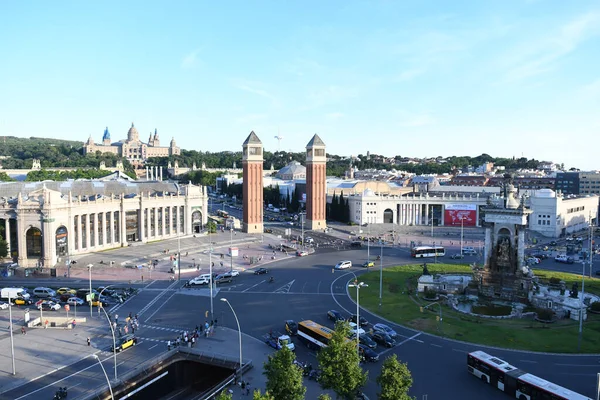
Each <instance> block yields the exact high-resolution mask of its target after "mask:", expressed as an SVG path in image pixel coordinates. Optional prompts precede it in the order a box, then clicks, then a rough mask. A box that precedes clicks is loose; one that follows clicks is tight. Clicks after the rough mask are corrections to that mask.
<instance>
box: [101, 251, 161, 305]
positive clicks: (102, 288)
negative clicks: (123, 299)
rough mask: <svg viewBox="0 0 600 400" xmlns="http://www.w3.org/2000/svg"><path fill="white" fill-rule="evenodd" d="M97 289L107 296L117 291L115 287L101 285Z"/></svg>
mask: <svg viewBox="0 0 600 400" xmlns="http://www.w3.org/2000/svg"><path fill="white" fill-rule="evenodd" d="M157 261H158V260H157ZM97 291H98V293H101V294H104V295H106V296H112V295H113V294H115V293H116V292H115V291H114V290H113V289H108V286H100V287H99V288H98V289H97Z"/></svg>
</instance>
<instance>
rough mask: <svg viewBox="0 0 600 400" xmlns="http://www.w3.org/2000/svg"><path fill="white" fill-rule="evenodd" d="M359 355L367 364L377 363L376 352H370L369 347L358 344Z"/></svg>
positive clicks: (377, 356)
mask: <svg viewBox="0 0 600 400" xmlns="http://www.w3.org/2000/svg"><path fill="white" fill-rule="evenodd" d="M358 348H359V353H360V355H361V357H362V358H363V359H364V360H365V361H368V362H377V361H379V354H377V352H375V351H373V350H371V348H370V347H368V346H365V345H364V344H359V345H358Z"/></svg>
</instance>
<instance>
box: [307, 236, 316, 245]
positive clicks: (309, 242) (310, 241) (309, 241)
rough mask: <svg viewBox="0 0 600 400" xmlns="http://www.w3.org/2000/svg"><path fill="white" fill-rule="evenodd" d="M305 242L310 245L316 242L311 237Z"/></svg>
mask: <svg viewBox="0 0 600 400" xmlns="http://www.w3.org/2000/svg"><path fill="white" fill-rule="evenodd" d="M304 241H305V242H306V243H308V244H313V243H314V242H315V239H313V238H311V237H310V236H307V237H305V238H304Z"/></svg>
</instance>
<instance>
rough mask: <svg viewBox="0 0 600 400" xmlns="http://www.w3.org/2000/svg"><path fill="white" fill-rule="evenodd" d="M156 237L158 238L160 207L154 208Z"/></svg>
mask: <svg viewBox="0 0 600 400" xmlns="http://www.w3.org/2000/svg"><path fill="white" fill-rule="evenodd" d="M154 237H158V207H154Z"/></svg>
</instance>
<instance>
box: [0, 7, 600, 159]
mask: <svg viewBox="0 0 600 400" xmlns="http://www.w3.org/2000/svg"><path fill="white" fill-rule="evenodd" d="M225 4H226V5H225ZM0 50H1V51H2V57H1V58H0V136H2V135H14V136H22V137H29V136H41V137H58V138H65V139H76V140H81V141H84V140H86V139H87V138H88V137H89V136H90V135H92V137H93V138H94V139H95V140H96V141H100V139H101V137H102V132H103V130H104V127H105V126H108V127H109V129H110V132H111V136H112V139H113V140H114V141H116V140H119V139H123V138H125V137H126V134H127V130H128V129H129V126H130V124H131V122H132V121H133V122H135V125H136V127H137V128H138V130H139V131H140V136H141V138H142V139H143V140H146V139H147V137H148V134H149V132H150V131H153V130H154V128H157V129H158V132H159V135H160V137H161V141H162V143H163V144H165V145H166V144H168V141H169V140H170V139H171V137H175V139H176V141H177V143H178V145H180V146H181V147H183V148H187V149H195V150H202V151H206V150H209V151H219V150H239V149H240V148H241V143H242V142H243V140H244V139H245V138H246V136H247V135H248V133H249V132H250V131H251V130H254V131H255V132H256V133H257V134H258V136H259V137H260V138H261V139H262V141H263V143H264V145H265V149H267V150H270V151H275V150H277V140H276V139H275V138H274V137H275V136H276V135H277V134H278V133H279V134H280V135H281V136H283V140H282V141H281V149H282V150H293V151H302V150H303V148H304V146H305V145H306V143H307V142H308V141H309V140H310V138H311V137H312V135H313V134H314V133H318V134H319V135H320V136H321V138H322V139H323V140H324V141H325V143H326V144H327V146H328V148H327V150H328V151H329V152H331V153H334V154H339V155H356V154H360V153H363V154H364V153H366V151H367V150H369V151H371V153H378V154H384V155H387V156H393V155H402V156H415V157H425V156H449V155H471V156H476V155H479V154H481V153H488V154H490V155H492V156H497V157H499V156H502V157H511V156H521V155H523V156H526V157H529V158H531V157H534V158H536V159H543V160H549V161H554V162H563V163H565V165H566V166H575V167H579V168H582V169H600V161H598V158H597V157H596V154H597V153H598V150H599V149H600V3H598V2H597V1H576V2H568V1H562V0H560V1H544V0H537V1H536V0H529V1H527V0H521V1H510V0H507V1H445V0H444V1H426V0H424V1H372V2H362V1H361V2H359V1H302V2H300V1H296V2H291V1H283V2H282V1H272V2H263V1H251V2H246V1H239V2H237V1H231V2H226V3H222V2H208V1H189V2H186V1H173V2H167V1H161V2H156V1H127V2H122V1H103V2H91V1H73V2H67V1H58V2H47V1H28V2H23V1H20V2H2V3H0Z"/></svg>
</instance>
